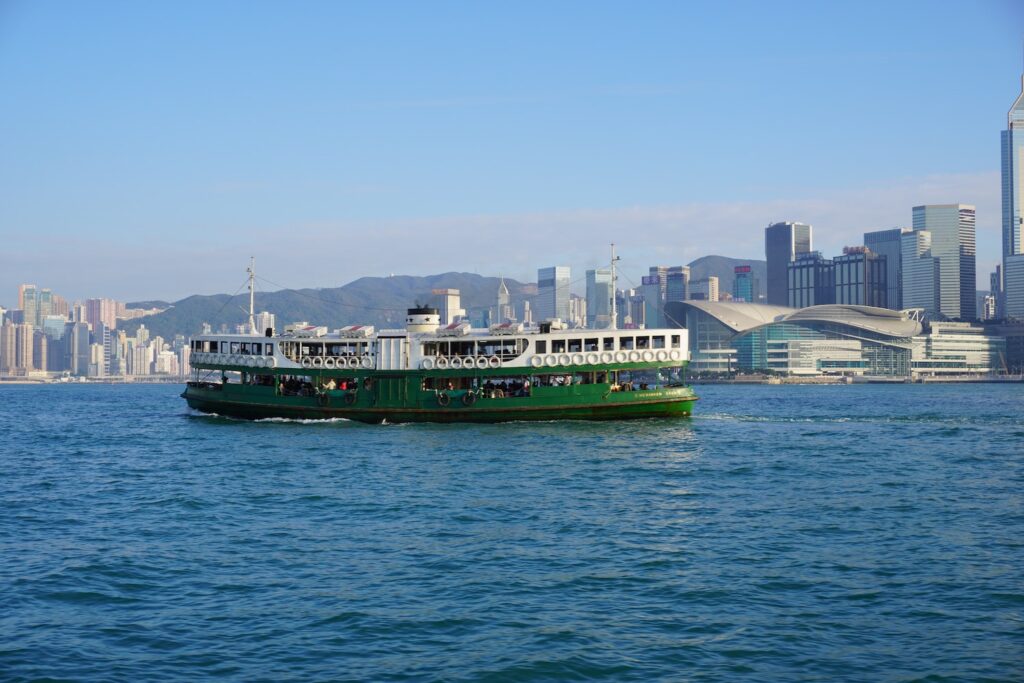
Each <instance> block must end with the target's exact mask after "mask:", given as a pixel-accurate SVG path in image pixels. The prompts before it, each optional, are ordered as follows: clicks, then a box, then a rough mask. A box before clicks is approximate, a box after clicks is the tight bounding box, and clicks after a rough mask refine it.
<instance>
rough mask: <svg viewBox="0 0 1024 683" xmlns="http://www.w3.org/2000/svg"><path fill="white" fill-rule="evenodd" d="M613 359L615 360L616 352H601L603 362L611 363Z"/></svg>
mask: <svg viewBox="0 0 1024 683" xmlns="http://www.w3.org/2000/svg"><path fill="white" fill-rule="evenodd" d="M613 360H615V354H614V353H612V352H611V351H605V352H604V353H602V354H601V362H602V363H611V362H612V361H613Z"/></svg>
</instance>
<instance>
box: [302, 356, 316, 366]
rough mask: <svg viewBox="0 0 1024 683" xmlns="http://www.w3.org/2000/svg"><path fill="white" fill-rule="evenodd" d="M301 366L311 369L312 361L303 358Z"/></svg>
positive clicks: (307, 357) (308, 358)
mask: <svg viewBox="0 0 1024 683" xmlns="http://www.w3.org/2000/svg"><path fill="white" fill-rule="evenodd" d="M301 365H302V367H304V368H311V367H313V359H312V358H310V357H309V356H306V357H305V358H303V359H302V363H301Z"/></svg>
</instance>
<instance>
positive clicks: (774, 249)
mask: <svg viewBox="0 0 1024 683" xmlns="http://www.w3.org/2000/svg"><path fill="white" fill-rule="evenodd" d="M811 248H812V241H811V226H810V225H807V224H806V223H790V222H786V223H775V224H773V225H769V226H768V227H767V228H765V231H764V255H765V259H766V260H767V261H768V283H767V289H768V302H767V303H769V304H773V305H775V306H785V305H786V304H787V303H788V302H789V292H788V290H789V286H788V282H789V281H788V275H787V272H786V267H787V266H788V265H789V262H790V261H793V260H795V259H796V257H797V254H806V253H808V252H810V251H811Z"/></svg>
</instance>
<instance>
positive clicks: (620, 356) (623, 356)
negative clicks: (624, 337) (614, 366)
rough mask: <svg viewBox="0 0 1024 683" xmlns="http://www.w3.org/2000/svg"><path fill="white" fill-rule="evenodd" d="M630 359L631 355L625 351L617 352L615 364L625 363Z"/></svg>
mask: <svg viewBox="0 0 1024 683" xmlns="http://www.w3.org/2000/svg"><path fill="white" fill-rule="evenodd" d="M628 358H629V354H628V353H626V352H625V351H616V352H615V362H616V363H625V362H626V360H627V359H628Z"/></svg>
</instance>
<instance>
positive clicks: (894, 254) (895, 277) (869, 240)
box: [864, 228, 910, 311]
mask: <svg viewBox="0 0 1024 683" xmlns="http://www.w3.org/2000/svg"><path fill="white" fill-rule="evenodd" d="M908 232H910V228H892V229H891V230H876V231H874V232H866V233H864V246H865V247H867V248H868V249H870V250H871V251H872V253H875V254H878V255H879V256H884V257H885V282H886V292H885V308H891V309H893V310H896V311H898V310H901V309H902V308H903V269H902V264H903V257H902V253H903V246H902V242H901V240H902V238H903V235H904V234H905V233H908Z"/></svg>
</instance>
